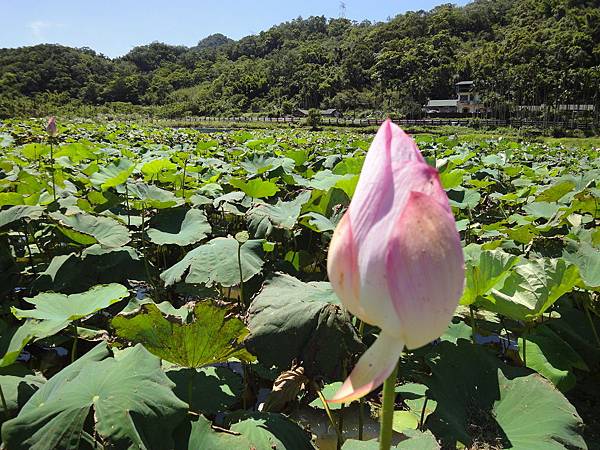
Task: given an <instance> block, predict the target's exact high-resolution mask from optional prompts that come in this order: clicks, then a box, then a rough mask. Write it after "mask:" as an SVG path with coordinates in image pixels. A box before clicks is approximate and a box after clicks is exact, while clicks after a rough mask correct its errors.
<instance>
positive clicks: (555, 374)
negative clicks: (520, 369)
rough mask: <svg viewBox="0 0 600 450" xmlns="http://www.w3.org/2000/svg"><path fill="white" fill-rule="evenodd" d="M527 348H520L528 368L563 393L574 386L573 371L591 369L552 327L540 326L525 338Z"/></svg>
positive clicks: (521, 346)
mask: <svg viewBox="0 0 600 450" xmlns="http://www.w3.org/2000/svg"><path fill="white" fill-rule="evenodd" d="M523 338H524V339H525V340H527V343H526V344H525V346H523V345H520V346H519V353H520V355H521V359H522V360H525V359H526V360H527V367H530V368H532V369H533V370H535V371H536V372H538V373H539V374H540V375H543V376H544V377H545V378H547V379H548V380H550V381H551V382H552V383H553V384H554V385H555V386H556V387H557V388H558V389H560V390H561V391H562V392H566V391H568V390H570V389H572V388H573V387H574V386H575V383H576V379H575V374H574V373H573V369H579V370H589V369H588V367H587V365H586V363H585V362H584V361H583V359H582V358H581V356H579V354H578V353H577V352H576V351H575V350H573V348H572V347H571V346H570V345H569V344H568V343H567V342H566V341H564V340H563V339H562V338H561V337H560V336H559V335H558V334H556V333H555V332H554V331H553V330H552V328H549V327H548V326H546V325H539V326H537V327H535V328H534V330H533V331H532V332H531V333H528V334H526V335H525V336H524V337H523Z"/></svg>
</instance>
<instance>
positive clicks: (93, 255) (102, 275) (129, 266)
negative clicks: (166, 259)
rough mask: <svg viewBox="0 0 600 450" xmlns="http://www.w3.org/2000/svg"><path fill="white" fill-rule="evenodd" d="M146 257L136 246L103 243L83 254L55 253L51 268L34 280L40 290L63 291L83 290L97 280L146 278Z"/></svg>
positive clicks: (70, 292) (35, 285)
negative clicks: (144, 257)
mask: <svg viewBox="0 0 600 450" xmlns="http://www.w3.org/2000/svg"><path fill="white" fill-rule="evenodd" d="M146 277H147V274H146V271H145V268H144V264H143V261H142V260H141V259H140V257H139V255H138V254H137V252H136V250H135V249H133V248H132V247H128V246H125V247H120V248H116V249H107V248H102V247H101V246H100V245H99V244H96V245H92V246H91V247H88V248H86V249H85V250H84V251H83V252H82V254H81V255H80V256H78V255H76V254H74V253H71V254H70V255H59V256H55V257H54V258H53V259H52V261H51V262H50V265H49V266H48V268H47V269H46V270H45V271H44V272H42V273H40V274H39V277H38V278H37V279H36V280H35V282H34V288H35V289H36V290H38V291H54V292H62V293H63V294H74V293H76V292H82V291H85V290H87V289H89V288H90V287H92V286H95V285H97V284H109V283H121V284H125V283H126V282H127V280H145V279H146Z"/></svg>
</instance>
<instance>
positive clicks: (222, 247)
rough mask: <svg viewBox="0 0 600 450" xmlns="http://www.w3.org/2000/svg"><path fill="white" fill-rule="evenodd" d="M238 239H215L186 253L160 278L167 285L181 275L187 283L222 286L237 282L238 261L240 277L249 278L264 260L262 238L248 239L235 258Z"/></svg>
mask: <svg viewBox="0 0 600 450" xmlns="http://www.w3.org/2000/svg"><path fill="white" fill-rule="evenodd" d="M239 245H240V244H239V242H238V241H236V240H235V239H233V238H222V237H219V238H216V239H213V240H212V241H209V242H208V243H206V244H204V245H201V246H200V247H198V248H195V249H194V250H192V251H191V252H189V253H188V254H187V255H186V256H185V257H184V258H183V259H182V260H181V261H180V262H178V263H177V264H175V265H174V266H173V267H171V268H169V269H167V270H165V271H164V272H163V273H162V274H161V275H160V277H161V278H162V280H163V281H164V282H165V284H166V285H167V286H171V285H172V284H175V283H177V282H179V281H181V279H182V278H183V277H184V275H185V274H186V272H187V276H186V277H185V282H186V283H190V284H205V285H207V286H212V285H214V284H220V285H221V286H224V287H230V286H235V285H237V284H240V267H239V265H240V262H241V266H242V278H243V280H244V281H248V280H249V279H250V278H252V277H253V276H254V275H256V274H258V273H259V272H260V271H261V269H262V266H263V264H264V261H263V260H262V258H261V256H262V253H263V250H262V240H249V241H246V242H244V244H242V247H241V249H240V257H239V259H238V247H239Z"/></svg>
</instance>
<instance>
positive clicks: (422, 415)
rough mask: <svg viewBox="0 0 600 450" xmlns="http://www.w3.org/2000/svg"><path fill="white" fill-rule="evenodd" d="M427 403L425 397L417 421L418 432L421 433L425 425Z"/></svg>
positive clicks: (426, 397)
mask: <svg viewBox="0 0 600 450" xmlns="http://www.w3.org/2000/svg"><path fill="white" fill-rule="evenodd" d="M428 401H429V397H428V396H427V395H426V396H425V401H424V402H423V408H421V418H420V419H419V430H421V431H423V426H424V425H425V410H426V408H427V402H428Z"/></svg>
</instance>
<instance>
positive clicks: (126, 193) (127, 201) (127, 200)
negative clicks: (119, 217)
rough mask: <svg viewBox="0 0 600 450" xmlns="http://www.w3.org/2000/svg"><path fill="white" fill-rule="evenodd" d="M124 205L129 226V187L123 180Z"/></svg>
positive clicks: (129, 225)
mask: <svg viewBox="0 0 600 450" xmlns="http://www.w3.org/2000/svg"><path fill="white" fill-rule="evenodd" d="M125 206H126V207H127V226H128V227H131V209H130V208H129V188H128V187H127V182H125Z"/></svg>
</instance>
